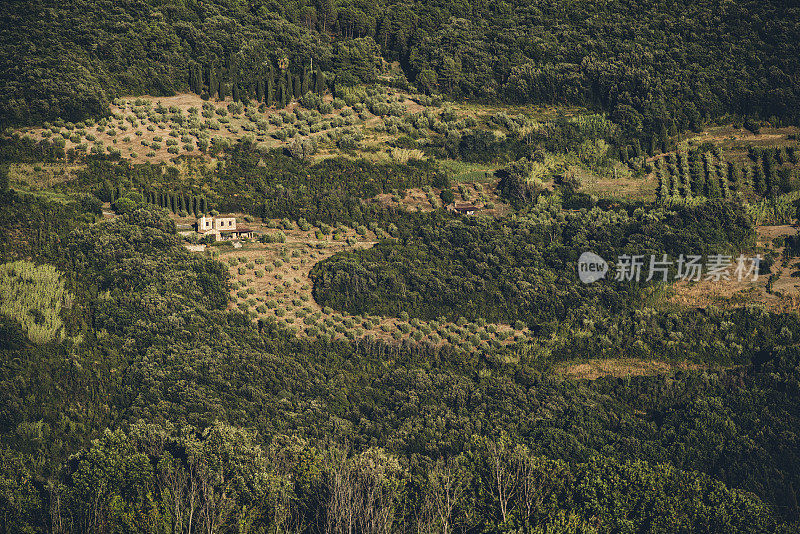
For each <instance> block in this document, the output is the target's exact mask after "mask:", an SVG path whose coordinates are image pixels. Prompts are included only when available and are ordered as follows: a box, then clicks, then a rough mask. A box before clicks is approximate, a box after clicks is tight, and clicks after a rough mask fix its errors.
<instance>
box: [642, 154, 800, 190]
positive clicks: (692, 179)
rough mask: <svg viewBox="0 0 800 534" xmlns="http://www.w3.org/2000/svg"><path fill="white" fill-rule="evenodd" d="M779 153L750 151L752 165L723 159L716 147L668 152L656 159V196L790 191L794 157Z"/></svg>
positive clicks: (794, 185)
mask: <svg viewBox="0 0 800 534" xmlns="http://www.w3.org/2000/svg"><path fill="white" fill-rule="evenodd" d="M779 152H780V149H777V150H760V151H757V152H752V153H751V159H752V160H753V164H752V165H748V164H746V163H745V164H742V163H739V162H736V161H726V159H725V158H724V157H723V155H722V153H721V151H720V150H719V148H716V147H715V148H714V149H712V150H711V151H701V150H694V151H689V152H676V153H671V154H667V155H666V156H665V157H664V158H659V159H657V160H656V161H655V174H656V178H657V179H658V190H657V195H658V198H659V200H661V201H664V200H666V199H668V198H680V199H688V198H693V197H694V198H696V197H703V198H726V199H728V198H734V197H737V196H739V197H743V198H745V199H748V198H749V199H753V198H763V197H775V196H778V195H780V194H785V193H789V192H790V191H792V190H794V189H796V188H797V172H796V170H795V169H793V168H792V167H791V166H790V165H792V161H793V159H792V158H791V157H790V156H788V155H787V152H786V151H785V150H784V155H783V158H782V159H781V158H780V157H779V156H777V155H776V154H778V153H779ZM789 153H790V154H794V151H793V150H792V151H791V152H789ZM794 161H795V162H796V159H794Z"/></svg>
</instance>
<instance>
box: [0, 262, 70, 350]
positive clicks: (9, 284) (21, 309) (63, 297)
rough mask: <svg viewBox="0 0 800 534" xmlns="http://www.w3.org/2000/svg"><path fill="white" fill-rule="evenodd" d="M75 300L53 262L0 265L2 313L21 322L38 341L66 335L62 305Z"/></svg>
mask: <svg viewBox="0 0 800 534" xmlns="http://www.w3.org/2000/svg"><path fill="white" fill-rule="evenodd" d="M71 303H72V295H71V294H70V293H68V292H67V291H66V289H65V288H64V280H63V279H62V277H61V273H59V272H58V271H57V270H56V268H55V267H53V266H52V265H39V266H37V265H35V264H33V263H31V262H28V261H15V262H12V263H5V264H3V265H0V313H2V314H3V315H5V316H7V317H9V318H11V319H14V320H15V321H18V322H19V323H20V324H21V325H22V328H23V330H24V331H25V333H26V334H27V335H28V338H29V339H30V340H31V341H33V342H34V343H46V342H48V341H51V340H53V339H55V338H56V337H58V338H59V339H62V338H63V337H64V331H63V322H62V320H61V310H62V308H68V307H69V306H70V305H71Z"/></svg>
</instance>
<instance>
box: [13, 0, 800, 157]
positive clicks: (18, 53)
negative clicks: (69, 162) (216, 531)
mask: <svg viewBox="0 0 800 534" xmlns="http://www.w3.org/2000/svg"><path fill="white" fill-rule="evenodd" d="M2 9H3V11H4V12H3V19H4V20H6V21H7V24H4V25H3V28H2V30H0V40H1V42H2V45H3V50H4V54H3V55H2V58H0V61H2V63H0V84H2V86H1V87H2V90H0V95H2V96H1V97H0V117H3V119H4V121H5V122H6V123H8V122H11V123H30V122H31V121H42V120H46V119H48V118H55V117H57V116H61V117H64V118H66V119H68V120H81V119H82V118H84V117H85V116H87V115H99V114H102V113H104V110H105V105H106V104H107V103H108V102H109V101H110V100H111V99H112V98H113V97H115V96H118V95H121V94H152V95H169V94H173V93H174V92H179V91H184V90H186V89H188V88H190V87H191V88H192V89H194V90H195V91H196V92H198V93H199V92H205V93H206V94H208V93H215V94H217V95H218V94H219V93H220V92H221V93H222V95H223V96H225V95H233V96H236V97H237V98H245V97H247V98H260V99H264V100H266V99H275V98H277V99H278V100H281V99H283V98H288V99H291V98H290V97H292V96H300V95H302V94H304V92H305V91H303V89H304V88H308V89H315V88H316V89H319V90H324V86H330V87H333V86H335V85H336V84H339V85H349V84H352V83H355V82H358V81H362V82H374V81H376V80H378V79H379V78H380V76H381V75H382V71H383V70H384V68H383V67H382V61H386V60H388V61H399V63H400V65H401V68H402V73H401V75H400V76H401V78H402V79H406V78H407V79H408V80H409V81H410V82H411V83H414V84H415V85H416V86H418V88H419V89H421V90H426V91H430V92H437V93H438V92H440V93H443V94H446V95H451V96H452V97H454V98H460V97H466V98H473V99H478V100H485V101H509V100H510V101H518V102H524V103H529V102H533V103H545V104H551V103H563V104H580V105H588V106H590V107H596V108H597V109H602V110H606V111H608V112H610V113H611V115H612V117H613V118H614V120H615V121H616V122H618V123H620V124H621V125H622V126H623V128H624V130H625V132H626V133H627V135H629V136H632V137H641V138H642V139H643V140H648V141H649V139H650V137H651V136H652V135H653V134H655V135H657V136H658V137H659V138H661V139H665V138H666V136H667V134H669V133H674V132H676V131H679V130H682V129H686V128H697V127H699V126H700V125H701V124H702V123H703V122H704V121H707V120H713V119H716V118H719V117H721V116H723V115H726V114H728V115H736V116H740V117H745V116H751V117H753V118H757V119H758V118H761V119H769V120H772V121H774V122H778V123H780V122H786V123H793V122H796V121H797V118H798V117H797V109H798V105H797V104H798V98H800V87H799V86H798V83H799V82H798V80H797V76H796V73H797V71H798V57H800V54H798V49H797V46H798V43H800V35H798V31H799V30H798V27H797V24H796V20H797V17H798V13H797V9H798V8H797V6H795V5H792V4H791V3H785V2H757V1H746V2H730V1H721V0H706V1H703V2H688V1H682V2H679V3H677V4H665V3H663V2H657V1H654V0H647V1H640V2H628V1H622V0H620V1H614V2H611V3H604V4H602V5H600V4H591V3H585V2H572V3H567V4H565V3H563V2H537V3H534V4H530V3H528V2H510V3H509V2H506V3H502V4H493V3H469V2H447V3H441V2H439V3H437V2H429V1H419V2H372V3H364V2H351V1H346V0H342V1H339V2H334V1H331V0H316V1H313V2H306V1H304V0H302V1H298V2H290V3H280V2H241V1H234V2H202V3H201V2H195V1H188V2H160V1H155V0H153V1H151V2H146V1H142V0H126V1H124V2H85V1H83V0H69V1H67V2H51V1H46V2H38V3H35V4H33V5H28V4H27V3H24V2H22V1H11V2H5V3H4V4H3V7H2ZM312 62H313V67H312ZM312 69H313V70H312ZM387 79H388V82H390V83H394V82H395V81H396V77H392V76H389V77H387ZM398 83H405V82H403V81H402V80H401V81H400V82H398ZM298 86H299V88H300V89H299V90H298V89H297V88H298ZM268 89H269V90H268ZM234 93H235V94H234ZM282 93H285V96H284V95H283V94H282Z"/></svg>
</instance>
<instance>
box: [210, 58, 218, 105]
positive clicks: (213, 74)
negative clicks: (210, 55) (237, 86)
mask: <svg viewBox="0 0 800 534" xmlns="http://www.w3.org/2000/svg"><path fill="white" fill-rule="evenodd" d="M217 94H219V78H218V77H217V69H215V68H214V67H213V65H212V66H211V67H210V68H209V69H208V96H209V97H211V98H214V97H216V96H217Z"/></svg>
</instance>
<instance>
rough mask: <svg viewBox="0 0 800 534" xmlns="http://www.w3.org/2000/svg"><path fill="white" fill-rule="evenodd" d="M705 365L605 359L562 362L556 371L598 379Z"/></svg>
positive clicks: (569, 375)
mask: <svg viewBox="0 0 800 534" xmlns="http://www.w3.org/2000/svg"><path fill="white" fill-rule="evenodd" d="M703 367H704V366H700V365H695V364H691V363H689V362H665V361H658V360H636V359H632V358H631V359H628V358H626V359H605V360H598V359H594V360H587V361H586V362H581V363H568V364H562V365H559V366H557V367H556V368H555V371H556V373H558V374H561V375H563V376H565V377H566V378H570V379H573V380H596V379H598V378H600V377H603V376H613V377H616V378H629V377H632V376H651V375H657V374H662V373H667V372H670V371H676V370H689V369H693V370H697V369H701V368H703Z"/></svg>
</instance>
